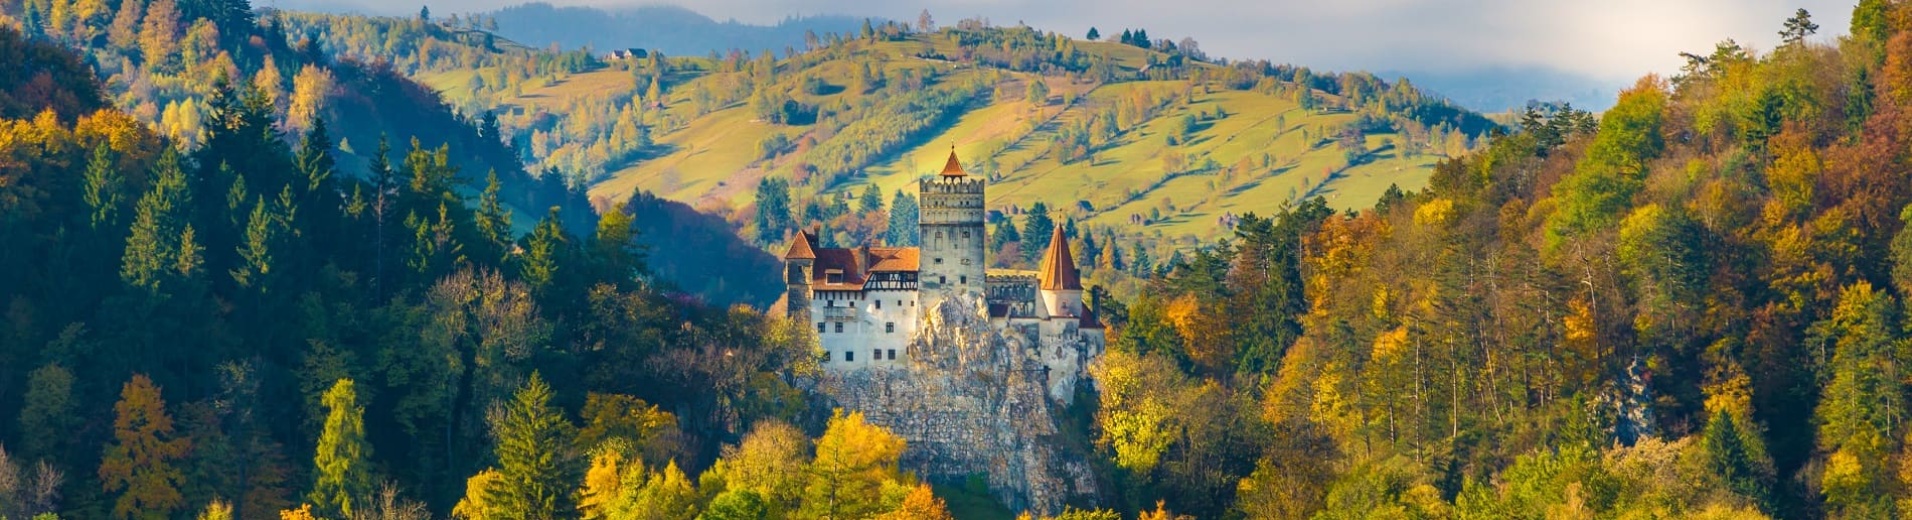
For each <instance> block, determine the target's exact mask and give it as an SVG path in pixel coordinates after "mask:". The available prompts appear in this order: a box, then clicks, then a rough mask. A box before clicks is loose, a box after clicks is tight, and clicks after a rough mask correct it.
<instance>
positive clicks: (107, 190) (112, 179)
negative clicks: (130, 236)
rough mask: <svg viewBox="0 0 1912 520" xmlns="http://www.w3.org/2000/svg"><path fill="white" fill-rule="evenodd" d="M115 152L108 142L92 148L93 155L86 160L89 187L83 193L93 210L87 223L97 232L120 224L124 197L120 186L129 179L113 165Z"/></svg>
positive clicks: (87, 205)
mask: <svg viewBox="0 0 1912 520" xmlns="http://www.w3.org/2000/svg"><path fill="white" fill-rule="evenodd" d="M113 162H114V161H113V152H112V151H111V150H109V149H107V147H106V145H105V144H100V145H98V146H95V147H93V156H92V157H91V158H89V159H87V161H86V178H85V181H86V186H85V192H84V193H83V194H82V196H83V197H84V198H85V200H86V207H87V209H89V210H91V211H90V218H89V219H88V220H87V224H88V225H90V226H92V228H93V230H94V231H104V230H107V229H115V228H118V227H119V211H120V204H122V203H123V201H122V200H121V198H122V197H121V195H120V189H121V188H122V187H124V186H125V182H126V179H125V177H124V176H122V175H120V172H119V168H116V167H115V166H114V164H113Z"/></svg>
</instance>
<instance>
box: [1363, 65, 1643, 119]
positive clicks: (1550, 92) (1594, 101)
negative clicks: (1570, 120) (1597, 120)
mask: <svg viewBox="0 0 1912 520" xmlns="http://www.w3.org/2000/svg"><path fill="white" fill-rule="evenodd" d="M1376 75H1378V76H1380V77H1383V78H1390V79H1392V78H1408V80H1409V81H1412V82H1413V83H1414V84H1415V85H1416V86H1419V87H1421V88H1423V89H1426V90H1428V91H1431V92H1434V93H1436V94H1440V95H1441V96H1443V97H1446V98H1447V99H1449V100H1451V101H1453V102H1454V103H1455V104H1458V105H1460V106H1464V107H1467V108H1469V109H1473V110H1478V111H1480V112H1484V113H1494V112H1506V111H1509V110H1517V109H1519V108H1521V107H1524V106H1526V105H1527V102H1528V101H1535V100H1537V101H1548V102H1554V101H1563V102H1567V103H1572V104H1573V106H1575V107H1578V108H1582V109H1586V110H1592V111H1595V112H1599V111H1604V110H1606V109H1607V108H1609V107H1612V106H1613V96H1614V94H1615V93H1617V92H1619V91H1620V89H1621V88H1623V87H1625V86H1626V85H1628V84H1629V82H1627V81H1620V80H1607V79H1601V78H1596V77H1593V76H1589V75H1585V74H1578V73H1574V72H1569V71H1565V70H1560V69H1556V68H1551V67H1540V66H1530V67H1491V68H1485V69H1477V70H1465V71H1437V70H1427V69H1417V70H1389V71H1383V72H1378V73H1376Z"/></svg>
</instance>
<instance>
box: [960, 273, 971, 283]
mask: <svg viewBox="0 0 1912 520" xmlns="http://www.w3.org/2000/svg"><path fill="white" fill-rule="evenodd" d="M958 279H959V280H961V281H960V282H958V283H964V284H967V283H969V275H962V276H960V277H958Z"/></svg>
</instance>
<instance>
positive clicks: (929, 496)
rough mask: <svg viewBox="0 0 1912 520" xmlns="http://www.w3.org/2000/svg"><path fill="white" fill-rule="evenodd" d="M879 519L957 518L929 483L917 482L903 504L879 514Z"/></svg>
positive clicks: (934, 519) (925, 519)
mask: <svg viewBox="0 0 1912 520" xmlns="http://www.w3.org/2000/svg"><path fill="white" fill-rule="evenodd" d="M876 518H877V519H878V520H955V518H956V517H955V516H952V515H950V513H949V505H948V504H945V503H943V499H941V498H937V497H936V493H934V492H933V491H931V490H930V487H929V484H917V485H916V487H914V488H910V492H909V494H908V495H904V496H903V505H902V506H900V507H897V508H896V510H895V511H890V512H888V513H883V514H881V515H877V517H876Z"/></svg>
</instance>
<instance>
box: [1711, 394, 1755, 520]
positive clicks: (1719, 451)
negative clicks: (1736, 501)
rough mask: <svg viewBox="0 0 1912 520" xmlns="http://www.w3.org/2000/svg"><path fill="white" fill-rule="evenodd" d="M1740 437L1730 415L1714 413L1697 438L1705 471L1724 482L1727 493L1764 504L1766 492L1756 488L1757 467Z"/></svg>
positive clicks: (1720, 412)
mask: <svg viewBox="0 0 1912 520" xmlns="http://www.w3.org/2000/svg"><path fill="white" fill-rule="evenodd" d="M1741 435H1742V434H1741V433H1740V430H1739V425H1738V424H1736V421H1734V419H1733V416H1732V414H1729V413H1726V411H1725V410H1720V411H1718V412H1714V413H1713V418H1712V419H1710V420H1708V421H1707V422H1706V431H1704V432H1702V433H1701V437H1700V445H1701V447H1702V448H1703V449H1704V450H1705V452H1706V468H1707V470H1708V472H1709V473H1711V474H1712V475H1714V476H1716V477H1719V479H1720V480H1721V481H1724V482H1725V483H1726V488H1727V489H1731V490H1733V491H1734V492H1736V493H1739V494H1740V495H1742V496H1746V497H1749V498H1753V499H1756V500H1764V499H1765V495H1766V490H1765V489H1764V486H1762V485H1761V484H1760V481H1759V473H1758V470H1757V468H1758V466H1757V464H1756V463H1755V462H1754V461H1753V454H1752V453H1751V450H1748V449H1747V447H1746V442H1745V440H1744V439H1743V438H1742V437H1741Z"/></svg>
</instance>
